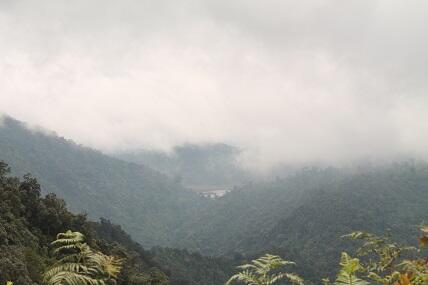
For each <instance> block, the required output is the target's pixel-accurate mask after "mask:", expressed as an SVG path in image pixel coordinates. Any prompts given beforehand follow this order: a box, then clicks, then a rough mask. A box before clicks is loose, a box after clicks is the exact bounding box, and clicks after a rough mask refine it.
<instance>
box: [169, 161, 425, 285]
mask: <svg viewBox="0 0 428 285" xmlns="http://www.w3.org/2000/svg"><path fill="white" fill-rule="evenodd" d="M427 209H428V165H427V164H426V163H418V162H413V161H410V162H403V163H398V164H391V165H387V166H377V167H370V166H368V165H366V166H365V167H364V168H357V167H355V168H352V169H335V168H327V169H317V168H308V169H303V170H301V171H299V172H297V173H296V174H294V175H292V176H290V177H288V178H287V179H285V180H280V179H278V180H277V181H274V182H271V183H263V184H259V185H258V184H253V185H252V186H247V187H243V188H242V189H241V190H239V191H233V192H232V193H230V194H227V195H225V196H224V197H222V198H220V199H217V200H214V201H213V203H212V204H211V205H210V206H209V207H206V208H205V210H204V211H203V212H202V213H199V215H198V217H196V218H193V219H189V220H188V223H187V224H186V225H185V226H184V227H183V228H182V229H181V231H180V234H177V241H179V244H177V245H178V246H185V247H187V248H190V249H195V250H200V251H202V252H203V253H205V254H214V255H222V254H229V255H230V254H233V253H235V252H237V253H240V254H243V255H245V256H247V257H255V256H258V255H260V253H263V252H270V253H272V254H278V255H281V256H285V257H287V258H289V259H291V260H294V261H295V262H296V263H297V265H298V266H297V267H296V272H297V273H299V274H300V275H302V276H303V277H305V279H306V280H312V281H314V282H315V281H319V276H327V275H329V274H332V273H333V272H334V270H335V265H336V260H337V259H338V257H339V256H340V252H341V251H344V250H349V249H350V248H349V246H350V244H349V243H348V242H345V241H343V240H342V239H340V238H339V237H340V236H342V235H344V234H347V233H349V232H351V231H353V230H355V229H358V230H365V231H370V232H374V233H383V232H385V231H389V232H391V234H393V236H395V237H396V238H397V239H398V241H402V242H414V237H415V235H416V234H417V232H418V227H417V225H419V224H420V223H421V222H423V221H424V220H426V218H427Z"/></svg>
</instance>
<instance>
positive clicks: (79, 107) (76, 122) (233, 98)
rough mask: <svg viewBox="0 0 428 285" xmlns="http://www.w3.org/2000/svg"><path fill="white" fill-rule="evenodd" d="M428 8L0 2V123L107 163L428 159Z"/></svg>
mask: <svg viewBox="0 0 428 285" xmlns="http://www.w3.org/2000/svg"><path fill="white" fill-rule="evenodd" d="M427 9H428V2H425V1H411V2H410V1H391V0H385V1H374V0H370V1H362V0H356V1H339V0H337V1H279V0H278V1H244V0H241V1H238V0H237V1H226V0H224V1H223V0H213V1H211V0H206V1H159V0H158V1H141V0H139V1H105V0H104V1H98V0H92V1H83V0H82V1H78V0H76V1H65V0H64V1H59V0H55V1H53V0H52V1H6V0H3V1H1V2H0V40H1V45H0V53H1V55H2V56H1V57H0V111H1V112H2V113H7V114H9V115H11V116H13V117H15V118H17V119H19V120H23V121H26V122H28V123H30V124H32V125H38V126H41V127H43V128H46V129H50V130H54V131H56V132H57V133H58V134H59V135H61V136H65V137H67V138H70V139H73V140H75V141H77V142H78V143H82V144H84V145H87V146H91V147H95V148H98V149H101V150H103V151H106V152H113V151H118V150H127V149H138V148H149V149H160V150H169V149H171V148H172V147H173V146H175V145H179V144H183V143H195V144H199V143H214V142H222V143H228V144H232V145H235V146H238V147H240V148H242V149H243V150H244V152H243V160H244V161H245V162H246V163H249V164H251V165H258V166H261V167H263V166H270V165H274V164H276V163H279V162H291V163H293V162H299V163H300V162H305V161H326V162H329V163H334V162H337V161H347V160H353V159H359V158H361V157H374V158H382V159H383V158H388V157H397V156H413V157H424V158H426V157H427V156H428V148H427V147H426V144H427V141H428V140H427V139H428V124H427V123H426V122H427V120H428V113H427V112H426V108H427V107H428V105H427V104H428V97H427V95H426V94H427V91H428V81H427V80H426V78H425V77H426V68H427V66H428V65H427V63H428V54H427V50H428V38H427V37H426V30H427V28H428V25H427V24H428V23H427V17H426V11H427Z"/></svg>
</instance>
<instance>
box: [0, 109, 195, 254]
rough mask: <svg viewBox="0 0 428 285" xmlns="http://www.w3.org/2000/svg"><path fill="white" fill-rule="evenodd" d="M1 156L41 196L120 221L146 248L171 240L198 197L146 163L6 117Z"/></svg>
mask: <svg viewBox="0 0 428 285" xmlns="http://www.w3.org/2000/svg"><path fill="white" fill-rule="evenodd" d="M0 160H3V161H5V162H6V163H8V164H9V165H10V166H11V167H12V169H13V172H14V174H16V175H19V176H22V175H23V174H25V173H32V174H33V175H34V176H35V177H37V178H38V179H39V182H40V184H41V185H42V189H43V190H42V191H43V192H44V193H45V194H46V193H50V192H52V193H55V194H57V195H59V196H61V197H63V198H64V199H65V200H66V201H67V203H68V204H69V205H70V208H71V209H72V210H73V211H78V212H86V213H88V214H89V217H90V218H94V219H98V218H99V217H105V218H108V219H110V220H112V221H113V222H114V223H120V224H121V225H123V227H124V229H125V230H126V231H128V232H129V233H131V234H132V236H133V237H134V238H135V239H136V240H138V241H139V242H141V243H142V244H143V245H144V246H154V245H166V244H170V240H169V239H170V233H171V232H173V231H174V230H175V229H176V228H177V226H179V225H180V224H181V223H182V222H183V221H184V220H185V219H186V217H187V216H188V213H189V212H191V211H194V210H195V209H194V208H193V207H197V205H199V202H200V201H199V200H201V198H200V197H199V196H198V195H197V194H195V193H192V192H190V191H187V190H185V189H184V188H183V187H182V186H181V185H180V184H178V183H175V182H174V181H173V180H172V179H169V178H168V177H167V176H166V175H163V174H161V173H160V172H158V171H155V170H153V169H151V168H149V167H146V166H144V165H138V164H135V163H128V162H125V161H122V160H119V159H115V158H112V157H109V156H107V155H104V154H102V153H101V152H99V151H96V150H93V149H90V148H86V147H82V146H79V145H77V144H75V143H74V142H72V141H69V140H66V139H64V138H61V137H58V136H56V135H55V134H53V133H47V132H46V131H44V130H35V129H29V128H27V127H26V126H25V124H23V123H21V122H19V121H16V120H14V119H12V118H10V117H5V118H3V122H2V124H1V125H0Z"/></svg>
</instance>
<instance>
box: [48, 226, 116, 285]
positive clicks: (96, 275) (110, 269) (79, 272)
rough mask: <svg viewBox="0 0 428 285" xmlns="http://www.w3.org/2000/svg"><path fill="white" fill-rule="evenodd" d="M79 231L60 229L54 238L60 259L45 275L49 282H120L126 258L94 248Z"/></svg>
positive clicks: (87, 284) (74, 284)
mask: <svg viewBox="0 0 428 285" xmlns="http://www.w3.org/2000/svg"><path fill="white" fill-rule="evenodd" d="M84 241H85V236H84V235H83V234H81V233H79V232H72V231H70V230H69V231H67V232H65V233H59V234H58V235H57V239H56V240H55V241H53V242H52V245H53V246H54V247H55V249H54V254H55V255H56V256H57V257H58V258H59V260H58V261H57V262H56V263H55V264H54V265H53V266H52V267H51V268H50V269H49V270H48V271H46V272H45V273H44V275H43V283H45V284H47V285H106V284H116V278H117V277H118V274H119V272H120V270H121V268H122V264H123V260H122V259H119V258H117V257H114V256H108V255H105V254H103V253H101V252H98V251H94V250H92V249H91V248H90V247H89V246H88V245H87V244H86V243H85V242H84Z"/></svg>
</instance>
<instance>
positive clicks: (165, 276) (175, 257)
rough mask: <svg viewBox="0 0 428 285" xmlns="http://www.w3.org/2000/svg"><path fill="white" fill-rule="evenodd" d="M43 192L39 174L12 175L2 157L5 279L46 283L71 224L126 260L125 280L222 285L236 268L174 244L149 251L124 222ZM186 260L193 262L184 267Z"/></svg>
mask: <svg viewBox="0 0 428 285" xmlns="http://www.w3.org/2000/svg"><path fill="white" fill-rule="evenodd" d="M40 192H41V190H40V185H39V184H38V182H37V180H36V179H34V178H32V177H31V176H29V175H26V176H25V177H24V179H23V180H20V179H19V178H17V177H14V176H10V175H9V170H8V167H7V166H6V164H4V163H3V162H0V284H5V282H6V281H7V280H13V281H14V284H15V285H26V284H33V283H38V284H40V283H41V281H42V273H43V272H44V271H45V270H46V269H47V268H49V267H50V266H51V265H52V264H53V263H54V262H55V259H54V254H53V252H52V248H51V247H50V246H49V244H50V242H52V241H53V240H55V239H56V234H57V233H59V232H65V231H66V230H68V229H71V230H73V231H79V232H81V233H83V234H84V235H85V236H86V242H87V244H88V245H89V246H90V247H91V248H93V249H94V250H99V251H101V252H103V253H104V254H107V255H112V256H117V257H120V258H123V259H124V261H125V262H124V264H123V269H122V271H121V273H120V274H119V276H118V284H119V285H121V284H123V285H125V284H133V285H134V284H135V285H137V284H141V285H143V284H169V283H171V284H189V285H191V284H192V285H196V284H212V285H217V284H222V282H224V281H225V280H226V279H227V278H226V276H227V275H228V274H229V273H230V271H227V272H224V271H222V270H223V269H224V267H221V266H219V265H218V264H227V263H226V261H223V260H221V259H214V258H207V259H205V258H203V257H201V256H200V255H194V254H190V253H188V252H187V251H178V252H177V251H176V250H170V249H156V250H153V251H152V252H150V251H145V250H144V249H143V248H142V247H141V246H140V245H139V244H137V243H136V242H134V241H132V239H131V238H130V237H129V235H127V234H126V233H125V232H124V231H123V230H122V229H121V228H120V226H117V225H113V224H111V223H110V222H109V221H108V220H105V219H101V221H100V222H99V223H96V222H89V221H88V220H87V219H86V216H85V215H80V214H78V215H76V214H72V213H70V212H69V211H68V210H67V209H66V207H65V202H64V201H63V200H61V199H59V198H57V197H56V195H55V194H48V195H46V196H45V197H43V196H42V195H41V193H40ZM193 259H194V260H195V261H192V260H193ZM182 260H187V261H188V262H189V263H191V264H192V266H191V267H186V266H184V264H182V263H181V261H182ZM227 268H231V266H228V267H227ZM155 280H163V282H161V283H156V282H155ZM168 280H169V281H168ZM219 281H220V282H219Z"/></svg>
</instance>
